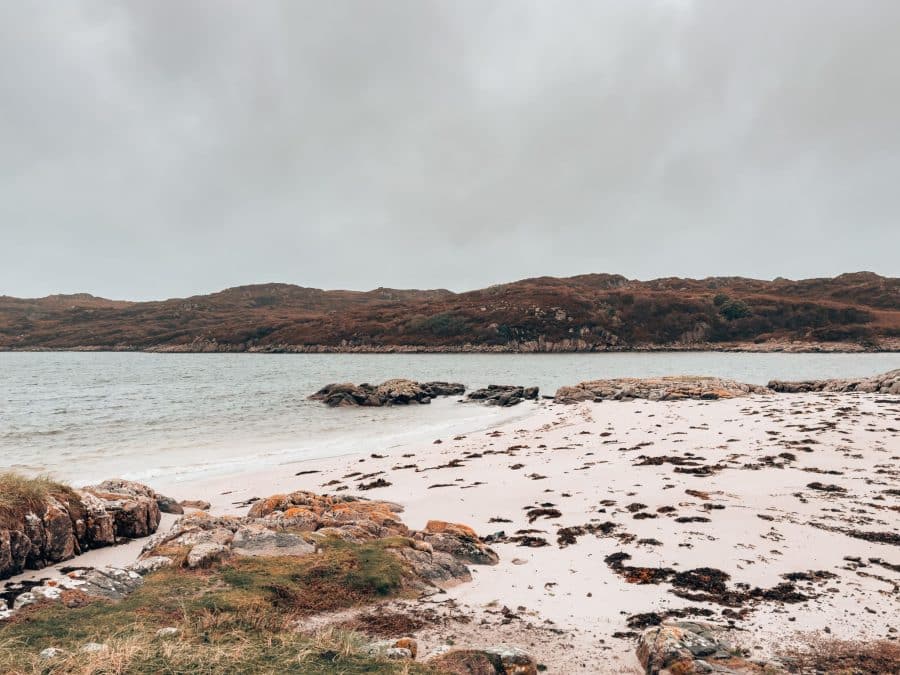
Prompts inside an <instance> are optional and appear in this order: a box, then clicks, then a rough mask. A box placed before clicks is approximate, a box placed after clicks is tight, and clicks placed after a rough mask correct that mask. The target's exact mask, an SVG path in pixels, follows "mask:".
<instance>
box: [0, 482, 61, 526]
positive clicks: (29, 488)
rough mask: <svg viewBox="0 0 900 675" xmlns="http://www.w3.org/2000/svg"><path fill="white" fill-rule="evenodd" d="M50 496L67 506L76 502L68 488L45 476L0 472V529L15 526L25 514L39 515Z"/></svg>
mask: <svg viewBox="0 0 900 675" xmlns="http://www.w3.org/2000/svg"><path fill="white" fill-rule="evenodd" d="M51 497H52V498H55V499H57V500H59V501H61V502H63V503H64V504H67V505H68V504H70V503H72V502H77V501H78V495H77V494H76V493H75V491H74V490H73V489H72V488H71V487H70V486H68V485H66V484H65V483H61V482H59V481H56V480H53V479H52V478H50V477H49V476H36V477H34V478H27V477H25V476H23V475H21V474H18V473H15V472H12V471H5V472H2V473H0V527H6V528H9V527H16V526H18V525H19V524H20V523H21V522H22V521H23V520H24V519H25V516H26V515H28V514H29V513H32V512H33V513H38V514H41V513H42V512H43V511H44V509H46V507H47V504H48V502H49V501H50V498H51Z"/></svg>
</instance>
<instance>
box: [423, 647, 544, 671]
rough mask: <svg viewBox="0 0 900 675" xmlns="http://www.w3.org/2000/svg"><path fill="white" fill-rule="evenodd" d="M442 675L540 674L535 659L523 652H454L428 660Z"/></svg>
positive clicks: (475, 650)
mask: <svg viewBox="0 0 900 675" xmlns="http://www.w3.org/2000/svg"><path fill="white" fill-rule="evenodd" d="M426 665H428V666H431V667H433V668H435V669H436V670H438V671H439V672H442V673H450V674H452V675H498V674H499V675H537V672H538V670H537V665H536V664H535V662H534V660H533V659H532V658H531V657H530V656H529V655H528V654H526V653H525V652H524V651H522V650H520V649H516V648H514V647H505V646H501V647H497V648H493V649H484V650H478V649H454V650H452V651H449V652H446V653H444V654H441V655H439V656H436V657H434V658H431V659H429V660H428V661H427V664H426Z"/></svg>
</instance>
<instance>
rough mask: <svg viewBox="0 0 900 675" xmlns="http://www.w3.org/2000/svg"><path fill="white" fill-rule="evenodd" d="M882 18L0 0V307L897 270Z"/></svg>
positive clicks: (899, 110) (704, 6)
mask: <svg viewBox="0 0 900 675" xmlns="http://www.w3.org/2000/svg"><path fill="white" fill-rule="evenodd" d="M898 35H900V2H897V0H883V1H871V2H867V1H864V0H853V1H852V2H851V1H847V0H832V1H829V0H808V1H803V0H791V1H790V2H784V1H783V0H771V1H760V0H752V1H751V0H734V1H732V0H706V1H695V2H692V1H690V0H680V1H674V0H669V1H656V2H652V1H649V0H647V1H640V0H621V1H618V2H613V1H605V2H604V1H601V0H584V1H577V0H553V1H548V0H537V1H534V2H529V1H525V0H509V1H496V0H493V1H491V2H484V1H483V0H446V1H441V2H433V1H427V0H408V1H405V0H358V1H352V2H347V1H342V0H324V1H319V0H317V1H316V2H305V1H302V0H287V1H285V2H274V1H266V2H245V1H243V0H241V1H238V0H235V1H233V2H226V1H223V0H209V1H204V2H191V1H186V0H177V1H176V0H159V1H156V0H141V1H138V0H132V1H126V2H122V1H121V0H115V1H110V2H104V1H96V2H88V1H83V2H79V1H68V2H30V1H29V0H4V1H3V2H2V3H0V235H2V236H0V294H7V295H17V296H40V295H45V294H49V293H56V292H78V291H85V292H90V293H94V294H97V295H103V296H107V297H114V298H128V299H151V298H164V297H173V296H185V295H190V294H194V293H202V292H209V291H213V290H218V289H221V288H225V287H229V286H235V285H240V284H247V283H256V282H265V281H283V282H289V283H296V284H301V285H305V286H318V287H323V288H356V289H369V288H374V287H377V286H394V287H420V288H422V287H445V288H450V289H453V290H465V289H471V288H477V287H481V286H485V285H489V284H492V283H497V282H503V281H510V280H514V279H517V278H522V277H528V276H537V275H543V274H550V275H556V276H565V275H571V274H578V273H585V272H615V273H621V274H624V275H626V276H629V277H636V278H642V279H647V278H654V277H660V276H673V275H678V276H693V277H702V276H708V275H744V276H754V277H760V278H772V277H775V276H787V277H791V278H802V277H810V276H830V275H833V274H838V273H840V272H844V271H856V270H862V269H865V270H871V271H875V272H879V273H882V274H887V275H892V276H897V275H900V38H898Z"/></svg>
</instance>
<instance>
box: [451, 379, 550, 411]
mask: <svg viewBox="0 0 900 675" xmlns="http://www.w3.org/2000/svg"><path fill="white" fill-rule="evenodd" d="M538 392H539V390H538V388H537V387H519V386H516V385H510V384H491V385H488V386H487V387H485V388H484V389H478V390H476V391H473V392H471V393H470V394H469V395H468V396H467V399H468V400H470V401H483V402H485V403H487V404H488V405H498V406H501V407H508V406H513V405H516V404H517V403H521V402H522V401H523V400H536V399H537V397H538Z"/></svg>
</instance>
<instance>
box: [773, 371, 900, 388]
mask: <svg viewBox="0 0 900 675" xmlns="http://www.w3.org/2000/svg"><path fill="white" fill-rule="evenodd" d="M769 389H772V390H773V391H777V392H784V393H788V394H802V393H806V392H810V391H827V392H839V393H846V392H853V391H856V392H860V393H863V394H900V368H898V369H897V370H891V371H888V372H886V373H882V374H881V375H873V376H872V377H859V378H854V379H833V380H803V381H799V382H785V381H782V380H772V381H771V382H769Z"/></svg>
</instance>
